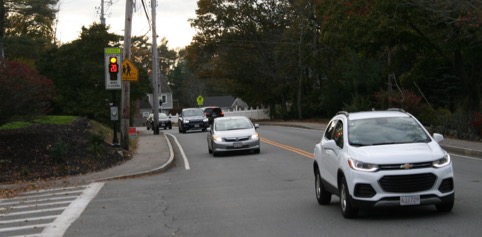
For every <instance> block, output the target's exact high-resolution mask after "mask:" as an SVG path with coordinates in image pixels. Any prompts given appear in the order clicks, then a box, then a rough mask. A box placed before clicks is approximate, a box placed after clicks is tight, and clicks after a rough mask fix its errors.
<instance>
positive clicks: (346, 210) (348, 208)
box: [339, 177, 358, 219]
mask: <svg viewBox="0 0 482 237" xmlns="http://www.w3.org/2000/svg"><path fill="white" fill-rule="evenodd" d="M339 190H340V207H341V214H342V215H343V217H345V218H347V219H351V218H355V217H357V216H358V208H355V207H353V206H352V205H351V197H350V193H349V192H348V185H347V184H346V180H345V177H342V178H341V180H340V187H339Z"/></svg>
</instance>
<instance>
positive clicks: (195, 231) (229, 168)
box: [0, 126, 482, 237]
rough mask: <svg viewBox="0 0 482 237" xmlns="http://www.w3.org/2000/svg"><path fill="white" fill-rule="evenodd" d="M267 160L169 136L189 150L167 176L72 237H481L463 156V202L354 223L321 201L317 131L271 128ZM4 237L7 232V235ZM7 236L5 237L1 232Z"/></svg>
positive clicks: (83, 223) (131, 188)
mask: <svg viewBox="0 0 482 237" xmlns="http://www.w3.org/2000/svg"><path fill="white" fill-rule="evenodd" d="M258 131H259V133H260V135H261V136H262V144H261V145H262V147H261V153H260V154H249V153H235V154H229V155H224V156H220V157H213V156H212V155H210V154H208V149H207V145H206V140H205V139H206V133H204V132H194V133H187V134H178V132H177V129H173V130H171V131H167V132H169V133H172V135H173V136H175V137H176V138H177V139H178V141H179V143H180V144H181V146H182V148H183V150H184V153H185V155H186V157H187V159H188V161H189V169H186V166H185V162H184V161H183V159H181V158H180V156H181V153H180V150H179V148H177V147H176V148H175V153H176V154H175V155H176V165H175V166H174V167H172V168H171V169H170V170H169V171H167V172H164V173H162V174H158V175H153V176H146V177H142V178H135V179H125V180H117V181H109V182H106V183H105V184H103V187H102V189H101V190H100V191H99V192H98V194H97V196H96V197H95V198H94V199H93V200H92V201H90V203H89V204H88V206H87V207H86V208H85V210H84V211H83V212H82V213H81V215H80V217H79V218H78V219H77V220H76V221H75V222H74V223H72V224H71V225H70V227H69V228H68V229H67V231H66V232H65V234H64V236H74V237H75V236H116V237H117V236H186V237H187V236H277V237H280V236H290V237H291V236H387V235H390V236H439V237H440V236H480V233H481V231H482V226H481V225H480V223H482V215H481V214H480V213H482V203H481V202H480V201H479V200H480V197H481V194H482V183H481V180H482V172H480V167H482V160H479V159H471V158H469V157H460V156H455V155H453V156H452V158H453V162H454V168H455V182H456V190H457V191H456V202H455V207H454V210H453V211H452V212H451V213H447V214H441V213H438V212H436V211H435V208H434V207H433V206H426V207H412V208H403V209H398V208H396V209H393V208H392V209H372V210H368V211H365V210H363V211H361V212H360V217H359V218H357V219H354V220H347V219H344V218H343V217H342V215H341V213H340V209H339V201H338V198H333V200H332V204H331V205H329V206H319V205H318V204H317V202H316V199H315V194H314V177H313V173H312V162H313V160H312V156H311V154H312V150H313V147H314V144H315V143H316V142H318V141H319V140H320V138H321V132H320V131H315V130H307V129H298V128H286V127H275V126H264V127H261V128H259V129H258ZM0 228H1V227H0ZM0 236H3V235H2V233H1V232H0Z"/></svg>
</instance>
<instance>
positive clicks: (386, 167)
mask: <svg viewBox="0 0 482 237" xmlns="http://www.w3.org/2000/svg"><path fill="white" fill-rule="evenodd" d="M405 165H406V164H390V165H379V167H380V170H403V169H406V168H405ZM410 165H411V167H410V169H421V168H430V167H432V162H421V163H412V164H410Z"/></svg>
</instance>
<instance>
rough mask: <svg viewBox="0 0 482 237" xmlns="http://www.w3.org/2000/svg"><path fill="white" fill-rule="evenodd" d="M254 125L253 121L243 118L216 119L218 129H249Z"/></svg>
mask: <svg viewBox="0 0 482 237" xmlns="http://www.w3.org/2000/svg"><path fill="white" fill-rule="evenodd" d="M252 127H253V126H252V125H251V122H250V121H249V120H247V119H243V118H237V119H231V118H230V119H223V120H216V123H215V129H216V130H217V131H228V130H238V129H248V128H252Z"/></svg>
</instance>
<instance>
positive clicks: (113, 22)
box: [56, 0, 197, 49]
mask: <svg viewBox="0 0 482 237" xmlns="http://www.w3.org/2000/svg"><path fill="white" fill-rule="evenodd" d="M134 4H135V8H134V11H133V16H132V36H143V35H147V36H148V37H149V38H151V36H152V31H150V30H149V29H150V28H149V23H148V21H147V17H146V14H145V12H144V9H143V7H142V3H141V0H134ZM144 4H145V5H146V11H147V13H148V14H149V19H152V17H151V13H152V10H151V0H144ZM100 6H101V0H60V1H59V4H58V5H57V7H58V10H59V12H58V13H57V20H58V23H57V34H56V35H57V40H59V41H60V42H61V43H68V42H71V41H73V40H76V39H79V37H80V32H81V29H82V26H85V27H86V28H89V27H90V26H91V25H92V24H93V23H94V22H95V23H100V12H101V10H100V9H101V8H100ZM125 8H126V0H104V14H105V23H106V25H107V26H109V27H110V28H109V32H110V33H115V34H119V35H122V36H123V35H124V28H125ZM196 9H197V0H157V8H156V13H157V14H156V18H157V19H156V25H157V27H156V28H157V35H158V36H159V37H158V41H157V43H158V45H159V43H160V40H161V39H162V38H166V39H167V41H168V43H167V47H168V48H169V49H179V48H184V47H185V46H187V45H189V44H190V43H191V40H192V37H193V36H194V34H195V33H196V31H195V30H194V28H191V25H190V24H189V22H188V19H190V18H195V17H196V13H195V10H196Z"/></svg>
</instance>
